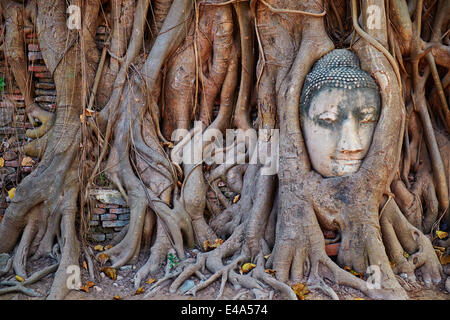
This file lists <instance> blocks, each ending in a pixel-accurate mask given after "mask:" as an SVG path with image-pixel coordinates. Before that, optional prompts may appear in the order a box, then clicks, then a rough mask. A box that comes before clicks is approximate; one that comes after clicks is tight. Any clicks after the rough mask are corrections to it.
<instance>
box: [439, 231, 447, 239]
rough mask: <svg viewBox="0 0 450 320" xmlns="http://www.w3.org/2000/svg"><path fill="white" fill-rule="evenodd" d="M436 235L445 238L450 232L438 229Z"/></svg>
mask: <svg viewBox="0 0 450 320" xmlns="http://www.w3.org/2000/svg"><path fill="white" fill-rule="evenodd" d="M436 235H437V236H438V238H439V239H444V238H447V237H448V232H445V231H440V230H437V231H436Z"/></svg>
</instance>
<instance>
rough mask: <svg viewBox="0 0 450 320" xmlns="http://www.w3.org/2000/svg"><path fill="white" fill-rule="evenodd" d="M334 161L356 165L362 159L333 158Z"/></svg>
mask: <svg viewBox="0 0 450 320" xmlns="http://www.w3.org/2000/svg"><path fill="white" fill-rule="evenodd" d="M333 160H334V161H336V162H338V163H339V164H343V165H346V166H356V165H358V164H360V163H361V161H362V159H336V158H334V159H333Z"/></svg>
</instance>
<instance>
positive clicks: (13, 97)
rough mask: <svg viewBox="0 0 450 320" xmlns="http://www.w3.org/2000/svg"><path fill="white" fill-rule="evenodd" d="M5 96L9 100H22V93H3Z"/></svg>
mask: <svg viewBox="0 0 450 320" xmlns="http://www.w3.org/2000/svg"><path fill="white" fill-rule="evenodd" d="M5 97H6V98H7V99H9V100H15V101H23V95H21V94H5Z"/></svg>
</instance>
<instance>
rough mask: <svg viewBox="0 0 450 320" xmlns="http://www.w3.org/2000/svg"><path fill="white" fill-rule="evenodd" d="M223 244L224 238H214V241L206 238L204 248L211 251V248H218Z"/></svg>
mask: <svg viewBox="0 0 450 320" xmlns="http://www.w3.org/2000/svg"><path fill="white" fill-rule="evenodd" d="M221 244H223V240H222V239H216V240H214V243H211V241H209V240H205V241H204V242H203V249H204V250H205V251H210V250H213V249H215V248H218V247H219V246H220V245H221Z"/></svg>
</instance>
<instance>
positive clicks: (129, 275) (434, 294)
mask: <svg viewBox="0 0 450 320" xmlns="http://www.w3.org/2000/svg"><path fill="white" fill-rule="evenodd" d="M145 257H147V255H146V254H142V255H141V258H140V261H139V262H138V263H137V264H136V265H135V266H129V268H128V269H127V270H117V276H118V279H117V280H112V279H110V278H108V277H107V276H103V277H102V276H100V275H98V279H96V280H95V281H94V283H95V287H92V288H90V290H89V293H86V292H83V291H75V290H72V291H71V292H70V293H69V294H68V296H67V297H66V299H68V300H113V299H114V297H115V296H119V297H120V299H122V300H213V299H216V296H217V293H218V292H219V288H220V280H219V281H216V282H215V283H213V284H212V285H211V286H209V287H207V288H205V289H203V290H201V291H199V292H198V293H197V294H196V296H195V297H193V296H191V295H184V294H181V293H180V292H177V293H170V292H169V290H168V287H169V284H170V282H166V285H165V286H163V287H162V288H161V289H160V290H158V291H157V292H156V293H154V294H152V295H151V296H148V297H145V295H146V293H147V292H148V291H149V290H150V287H151V286H152V285H150V284H145V283H143V284H142V287H143V288H144V290H145V291H144V292H143V293H142V294H139V295H135V293H136V289H135V288H134V283H133V282H132V279H133V277H134V275H135V274H136V272H137V270H138V269H139V268H140V267H141V266H142V265H143V264H144V263H145ZM52 263H53V262H52V261H51V259H44V260H40V261H38V262H37V263H34V264H32V266H31V269H30V270H29V274H31V273H33V272H35V271H37V270H40V269H42V268H43V267H45V266H48V265H51V264H52ZM81 271H82V272H81V278H82V283H83V284H85V283H86V282H87V281H89V280H90V279H89V274H88V272H87V271H86V270H84V269H81ZM162 276H163V271H162V270H161V273H160V274H158V275H156V276H154V277H153V278H155V279H158V278H161V277H162ZM191 280H193V281H194V282H195V283H196V284H197V283H198V282H199V281H200V280H199V279H198V278H196V277H192V278H191ZM52 281H53V274H51V275H49V276H47V277H45V278H44V279H42V280H40V281H39V282H37V283H35V284H33V285H30V286H29V287H30V288H32V289H34V290H35V291H37V292H39V293H40V294H41V295H42V297H28V296H26V295H24V294H21V293H11V294H6V295H3V296H0V300H41V299H45V295H46V293H47V292H48V291H49V289H50V286H51V284H52ZM329 285H330V286H331V287H332V288H333V290H335V292H336V293H337V295H338V296H339V298H340V299H341V300H355V298H363V299H365V300H370V298H368V297H366V296H364V295H363V294H362V293H361V292H359V291H357V290H353V289H351V288H344V287H340V286H336V285H333V284H331V283H329ZM237 295H240V299H244V300H254V299H255V295H254V294H253V293H252V292H251V291H249V290H247V289H243V288H241V289H235V288H234V287H233V286H232V285H231V284H229V283H228V284H227V285H226V287H225V290H224V294H223V298H222V299H223V300H232V299H233V298H235V297H236V296H237ZM408 295H409V297H410V299H412V300H450V294H449V293H448V292H446V290H445V288H444V282H441V283H440V284H439V285H438V286H434V287H432V288H425V287H424V286H421V285H420V284H419V285H417V286H416V288H415V289H414V290H411V291H408ZM272 298H273V299H274V300H281V299H284V297H283V296H281V294H280V293H276V292H274V293H273V297H272ZM305 298H306V299H307V300H329V299H330V297H329V296H328V295H326V294H325V293H324V292H322V291H319V290H311V292H310V293H309V294H307V295H306V296H305Z"/></svg>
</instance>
